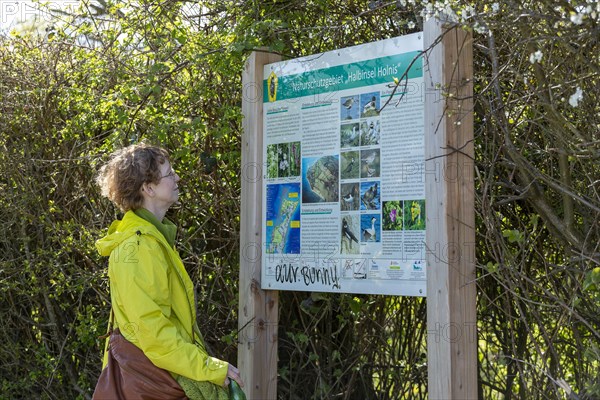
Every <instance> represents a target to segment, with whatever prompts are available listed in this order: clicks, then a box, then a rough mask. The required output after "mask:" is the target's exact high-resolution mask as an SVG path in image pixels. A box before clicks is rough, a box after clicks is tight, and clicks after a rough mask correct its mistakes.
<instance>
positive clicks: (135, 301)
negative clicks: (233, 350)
mask: <svg viewBox="0 0 600 400" xmlns="http://www.w3.org/2000/svg"><path fill="white" fill-rule="evenodd" d="M96 247H97V249H98V251H99V253H100V254H101V255H103V256H110V259H109V262H108V277H109V280H110V296H111V304H112V308H113V312H114V322H115V326H116V327H119V328H120V329H121V333H122V334H123V336H124V337H125V339H127V340H129V341H130V342H131V343H133V344H134V345H136V346H137V347H138V348H139V349H141V350H142V351H143V352H144V354H145V355H146V356H147V357H148V358H149V359H150V360H151V361H152V363H153V364H154V365H156V366H158V367H160V368H163V369H165V370H167V371H169V372H171V373H172V374H174V376H176V375H185V376H187V377H188V378H191V379H193V380H196V381H209V382H213V383H215V384H217V385H221V384H223V382H224V381H225V378H226V376H227V369H228V367H229V364H228V363H227V362H225V361H222V360H219V359H217V358H214V357H211V356H209V355H208V353H207V352H206V347H205V345H204V343H203V341H202V339H201V337H200V336H199V335H195V334H193V333H192V331H193V330H194V329H195V328H194V327H195V321H196V310H195V308H194V307H193V305H194V304H195V303H194V285H193V283H192V281H191V279H190V277H189V275H188V274H187V271H186V270H185V268H184V266H183V263H182V261H181V258H180V257H179V254H177V252H176V251H175V249H174V248H173V247H172V246H170V245H169V244H168V242H167V239H166V238H165V237H164V236H163V234H162V233H160V231H159V230H158V229H157V228H156V227H155V226H154V224H152V223H150V222H148V221H146V220H145V219H144V218H141V217H139V216H137V215H136V214H135V213H134V212H132V211H128V212H127V213H125V216H124V217H123V220H122V221H115V222H113V223H112V224H111V226H110V228H109V230H108V235H106V237H104V238H102V239H100V240H98V241H97V242H96ZM107 359H108V358H107V355H106V353H105V355H104V363H103V366H105V365H106V361H107Z"/></svg>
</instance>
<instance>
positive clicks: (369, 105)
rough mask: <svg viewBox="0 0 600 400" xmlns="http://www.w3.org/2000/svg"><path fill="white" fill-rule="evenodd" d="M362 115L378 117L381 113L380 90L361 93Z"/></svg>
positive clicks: (363, 116)
mask: <svg viewBox="0 0 600 400" xmlns="http://www.w3.org/2000/svg"><path fill="white" fill-rule="evenodd" d="M360 110H361V112H360V117H361V118H368V117H377V116H378V115H379V92H372V93H363V94H361V95H360Z"/></svg>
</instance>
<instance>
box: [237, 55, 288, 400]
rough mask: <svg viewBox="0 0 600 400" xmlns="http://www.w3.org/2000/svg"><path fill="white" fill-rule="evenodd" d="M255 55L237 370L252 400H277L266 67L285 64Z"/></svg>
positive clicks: (247, 94)
mask: <svg viewBox="0 0 600 400" xmlns="http://www.w3.org/2000/svg"><path fill="white" fill-rule="evenodd" d="M280 60H281V57H280V56H278V55H275V54H269V53H263V52H253V53H252V54H251V55H250V57H249V59H248V61H247V62H246V66H245V69H244V73H243V75H242V85H243V93H242V96H243V99H242V114H243V115H244V121H243V134H242V171H241V174H242V176H241V179H242V198H241V215H240V281H239V290H240V304H239V315H238V327H239V336H238V338H239V347H238V367H239V369H240V373H241V376H242V379H243V380H244V384H245V387H244V392H245V393H246V396H247V397H248V399H251V400H258V399H260V400H268V399H276V398H277V325H278V323H279V315H278V293H277V291H267V290H261V288H260V281H261V251H262V243H263V239H262V228H261V227H262V184H263V181H262V179H263V165H264V164H263V154H262V152H263V113H262V111H263V66H264V65H265V64H270V63H274V62H277V61H280Z"/></svg>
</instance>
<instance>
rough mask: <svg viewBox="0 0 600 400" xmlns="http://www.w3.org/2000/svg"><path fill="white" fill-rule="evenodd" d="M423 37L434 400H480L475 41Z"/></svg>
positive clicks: (444, 32) (435, 31) (454, 33)
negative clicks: (474, 132) (476, 260)
mask: <svg viewBox="0 0 600 400" xmlns="http://www.w3.org/2000/svg"><path fill="white" fill-rule="evenodd" d="M424 35H425V36H424V48H425V49H426V54H425V63H424V74H423V75H424V77H425V93H424V94H425V96H426V100H425V160H426V161H425V193H426V199H427V200H426V201H427V227H428V229H427V239H426V243H427V333H428V336H427V365H428V381H429V383H428V388H429V399H432V400H433V399H436V400H437V399H461V400H462V399H476V398H477V320H476V318H477V316H476V308H475V301H476V283H475V200H474V183H473V172H474V171H473V170H474V161H473V151H474V149H473V50H472V38H471V35H470V33H468V32H466V31H465V30H462V29H460V28H458V27H449V26H445V25H444V24H443V23H442V22H441V21H440V20H438V19H434V18H431V19H429V20H428V21H427V22H426V23H425V30H424Z"/></svg>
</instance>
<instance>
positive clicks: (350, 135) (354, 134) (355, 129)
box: [340, 122, 360, 149]
mask: <svg viewBox="0 0 600 400" xmlns="http://www.w3.org/2000/svg"><path fill="white" fill-rule="evenodd" d="M359 143H360V128H359V123H358V122H356V123H353V124H344V125H342V126H341V127H340V147H341V148H342V149H345V148H348V147H358V145H359Z"/></svg>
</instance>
